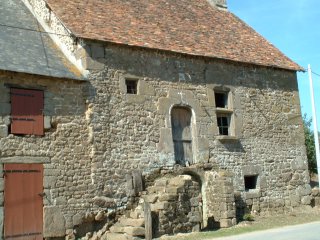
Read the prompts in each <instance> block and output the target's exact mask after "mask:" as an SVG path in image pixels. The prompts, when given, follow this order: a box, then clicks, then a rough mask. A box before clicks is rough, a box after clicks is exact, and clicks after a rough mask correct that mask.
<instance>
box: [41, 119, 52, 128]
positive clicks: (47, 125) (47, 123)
mask: <svg viewBox="0 0 320 240" xmlns="http://www.w3.org/2000/svg"><path fill="white" fill-rule="evenodd" d="M43 127H44V129H50V128H51V117H50V116H44V118H43Z"/></svg>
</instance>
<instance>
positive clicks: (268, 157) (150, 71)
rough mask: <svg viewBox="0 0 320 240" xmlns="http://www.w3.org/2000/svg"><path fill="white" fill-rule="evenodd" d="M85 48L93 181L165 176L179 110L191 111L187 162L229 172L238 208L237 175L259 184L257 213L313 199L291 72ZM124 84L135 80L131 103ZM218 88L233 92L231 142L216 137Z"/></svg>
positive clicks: (110, 186)
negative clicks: (139, 172) (140, 172)
mask: <svg viewBox="0 0 320 240" xmlns="http://www.w3.org/2000/svg"><path fill="white" fill-rule="evenodd" d="M86 49H88V51H87V52H82V55H81V54H78V57H79V59H86V58H88V57H90V59H92V61H91V63H90V64H87V65H86V67H87V69H88V70H89V71H90V72H91V75H90V81H91V83H92V87H91V89H89V92H90V93H91V94H90V96H91V98H90V99H89V101H90V103H91V106H92V116H91V117H92V119H91V120H90V123H91V127H92V129H93V136H94V140H93V148H94V149H95V150H94V156H93V161H96V164H98V165H99V167H98V168H97V169H96V171H95V175H94V176H95V178H96V179H97V180H96V181H97V182H102V179H104V176H105V173H107V174H108V175H114V176H117V177H116V178H117V186H118V184H120V186H122V185H123V184H124V179H123V178H121V177H120V176H121V175H122V176H124V175H125V174H127V173H128V172H130V171H131V170H132V169H144V174H148V172H149V171H152V169H156V168H159V167H164V168H172V167H173V165H174V164H175V161H174V154H173V142H172V137H171V119H170V110H171V108H172V107H173V106H186V107H188V108H190V109H191V110H192V113H193V117H192V121H193V125H192V126H193V151H194V162H195V163H203V162H211V163H213V164H214V165H215V166H218V168H220V169H225V170H228V171H230V172H232V173H233V174H234V182H233V184H234V187H235V190H237V191H239V192H240V193H243V194H241V196H242V198H244V201H245V198H246V195H247V196H249V195H250V194H246V191H245V184H244V176H251V175H256V176H258V180H257V186H256V189H255V190H254V192H256V194H255V195H257V196H258V202H259V204H258V205H257V206H259V207H255V209H257V211H265V210H267V209H269V208H274V206H279V208H281V209H286V208H290V207H295V206H297V205H299V204H300V203H301V200H302V198H303V197H304V196H307V195H308V194H309V193H310V187H309V176H308V171H307V164H306V155H305V146H304V138H303V129H302V121H301V113H300V105H299V96H298V92H297V83H296V75H295V73H294V72H289V71H285V70H279V69H268V68H263V67H258V66H249V65H241V64H231V63H226V62H223V61H218V60H210V61H208V60H207V59H201V58H196V57H193V58H189V57H183V56H181V55H175V54H168V53H161V52H156V51H153V52H151V51H144V50H142V49H132V48H120V47H117V46H114V45H104V46H103V45H99V44H98V43H92V45H90V44H88V45H87V46H86ZM97 51H98V52H100V55H99V57H96V58H95V56H98V54H97V53H96V52H97ZM94 52H95V53H94ZM128 78H130V79H136V80H139V84H138V94H137V95H131V94H126V92H125V89H124V87H123V86H124V81H125V79H128ZM221 86H223V87H227V88H228V89H231V90H230V91H231V94H232V110H233V127H234V136H233V137H221V136H219V134H218V129H217V123H216V108H215V104H214V97H213V96H214V89H215V88H216V87H221ZM102 121H103V122H105V124H104V125H103V126H102V125H101V122H102ZM104 136H108V139H105V140H106V141H101V139H103V138H104ZM123 142H125V143H126V144H125V145H124V144H122V143H123ZM108 144H109V145H108ZM120 145H121V148H119V146H120ZM118 176H119V177H118ZM99 179H101V180H99ZM114 183H115V182H114V179H109V180H107V181H106V182H105V184H104V186H103V187H102V188H101V191H102V193H103V194H105V195H110V196H117V197H118V198H119V197H120V198H121V197H123V196H124V195H123V193H121V189H122V188H117V187H115V185H114ZM250 198H251V196H250ZM280 199H281V200H280ZM271 203H272V204H271ZM273 203H274V204H273ZM270 206H272V207H270Z"/></svg>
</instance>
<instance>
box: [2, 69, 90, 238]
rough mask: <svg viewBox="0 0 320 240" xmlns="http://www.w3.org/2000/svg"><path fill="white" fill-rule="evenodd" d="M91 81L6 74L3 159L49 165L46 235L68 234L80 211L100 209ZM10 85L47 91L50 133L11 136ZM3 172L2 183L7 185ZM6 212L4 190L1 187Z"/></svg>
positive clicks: (4, 83) (45, 109)
mask: <svg viewBox="0 0 320 240" xmlns="http://www.w3.org/2000/svg"><path fill="white" fill-rule="evenodd" d="M85 84H86V83H80V82H78V81H72V80H66V79H53V78H47V77H39V76H33V75H28V74H19V73H11V72H0V96H1V97H0V128H1V129H4V131H2V132H1V135H0V162H1V171H2V166H3V165H2V164H6V163H39V164H43V166H44V186H43V187H44V193H45V197H44V220H45V221H44V233H45V237H48V236H49V237H50V236H55V237H56V236H64V235H65V233H66V229H68V228H73V226H74V225H76V224H78V223H77V220H76V218H75V216H76V214H78V213H79V210H81V212H84V213H85V212H86V211H95V209H96V208H95V207H94V206H93V204H92V202H91V199H92V198H93V197H94V193H93V192H94V191H93V184H92V179H91V177H90V174H91V159H90V157H89V155H88V153H89V149H90V148H89V143H90V142H89V134H88V123H87V120H86V118H85V113H86V104H85V95H84V86H85ZM10 87H18V88H25V89H39V90H43V91H44V110H43V113H44V118H45V135H44V136H42V137H40V136H31V135H13V134H10V113H11V105H10ZM2 176H3V174H2V173H1V178H0V182H1V183H3V181H4V179H3V177H2ZM0 194H1V201H0V205H1V211H3V208H2V207H3V188H1V192H0Z"/></svg>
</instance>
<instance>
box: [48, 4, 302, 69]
mask: <svg viewBox="0 0 320 240" xmlns="http://www.w3.org/2000/svg"><path fill="white" fill-rule="evenodd" d="M46 1H47V3H48V4H49V7H50V8H51V9H52V10H53V11H54V13H55V14H56V15H57V16H58V17H59V18H60V19H61V20H62V21H63V23H64V24H65V25H66V26H67V27H68V28H69V29H70V30H71V31H72V32H73V34H75V35H76V36H78V37H80V38H86V39H94V40H101V41H107V42H113V43H119V44H126V45H131V46H139V47H146V48H153V49H159V50H166V51H173V52H179V53H184V54H190V55H198V56H207V57H212V58H220V59H226V60H231V61H237V62H245V63H250V64H256V65H263V66H270V67H276V68H283V69H289V70H294V71H299V70H302V68H301V67H300V66H299V65H298V64H296V63H294V62H293V61H292V60H290V59H289V58H287V57H286V56H285V55H284V54H283V53H281V52H280V51H279V50H278V49H277V48H276V47H274V46H273V45H272V44H271V43H269V42H268V41H267V40H265V39H264V38H263V37H262V36H260V35H259V34H258V33H256V32H255V31H254V30H253V29H252V28H250V27H249V26H248V25H247V24H245V23H244V22H243V21H241V20H240V19H239V18H237V17H236V16H235V15H233V14H232V13H230V12H227V11H223V10H218V9H215V8H214V7H211V6H210V4H209V3H208V2H207V1H206V0H139V1H137V0H90V1H83V0H69V1H65V0H46Z"/></svg>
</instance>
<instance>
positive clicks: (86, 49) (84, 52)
mask: <svg viewBox="0 0 320 240" xmlns="http://www.w3.org/2000/svg"><path fill="white" fill-rule="evenodd" d="M74 55H75V57H76V59H81V58H86V57H90V56H91V49H90V46H88V45H86V46H83V47H82V46H80V47H79V48H78V49H77V50H76V51H75V53H74Z"/></svg>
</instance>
